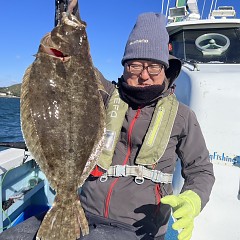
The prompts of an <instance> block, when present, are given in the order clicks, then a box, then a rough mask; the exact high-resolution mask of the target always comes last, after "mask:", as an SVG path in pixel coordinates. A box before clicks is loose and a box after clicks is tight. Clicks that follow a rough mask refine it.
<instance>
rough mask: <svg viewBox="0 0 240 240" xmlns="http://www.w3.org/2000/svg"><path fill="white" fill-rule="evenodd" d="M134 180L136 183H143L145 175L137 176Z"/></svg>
mask: <svg viewBox="0 0 240 240" xmlns="http://www.w3.org/2000/svg"><path fill="white" fill-rule="evenodd" d="M134 181H135V183H136V184H138V185H141V184H143V183H144V178H143V177H135V179H134Z"/></svg>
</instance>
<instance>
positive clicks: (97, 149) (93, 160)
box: [79, 127, 106, 187]
mask: <svg viewBox="0 0 240 240" xmlns="http://www.w3.org/2000/svg"><path fill="white" fill-rule="evenodd" d="M105 133H106V128H105V127H104V129H103V134H102V136H101V138H100V141H98V142H96V143H95V145H94V147H93V150H92V153H91V155H90V156H89V158H88V161H87V162H86V165H85V167H84V169H83V172H82V175H81V178H80V186H79V187H81V186H82V184H83V183H84V182H85V180H86V179H87V178H88V176H89V174H90V173H91V172H92V170H93V169H94V167H95V166H96V164H97V161H98V159H99V157H100V154H101V152H102V149H103V147H104V142H105Z"/></svg>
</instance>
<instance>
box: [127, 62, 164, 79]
mask: <svg viewBox="0 0 240 240" xmlns="http://www.w3.org/2000/svg"><path fill="white" fill-rule="evenodd" d="M127 66H128V70H129V72H130V73H132V74H136V75H140V74H141V73H142V71H143V70H144V69H147V72H148V74H149V75H151V76H156V75H158V74H159V73H160V72H161V71H162V69H163V68H164V66H163V65H160V64H157V65H149V66H143V65H141V64H128V63H127Z"/></svg>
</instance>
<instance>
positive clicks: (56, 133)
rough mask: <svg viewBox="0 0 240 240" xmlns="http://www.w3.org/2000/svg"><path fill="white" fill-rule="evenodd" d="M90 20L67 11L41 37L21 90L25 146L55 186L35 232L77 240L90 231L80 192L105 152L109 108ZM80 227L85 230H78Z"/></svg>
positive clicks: (46, 239)
mask: <svg viewBox="0 0 240 240" xmlns="http://www.w3.org/2000/svg"><path fill="white" fill-rule="evenodd" d="M99 82H100V81H99V80H98V79H97V75H96V74H95V71H94V67H93V63H92V60H91V56H90V50H89V43H88V40H87V35H86V24H85V23H84V22H81V21H78V20H77V19H76V18H75V17H74V16H73V15H71V14H66V13H63V17H62V20H61V23H60V24H59V25H58V26H57V27H55V28H54V29H53V30H52V32H51V33H50V34H47V35H46V36H45V37H44V38H43V39H42V41H41V44H40V46H39V50H38V53H37V54H36V59H35V61H34V62H33V63H32V64H31V66H30V67H29V68H28V69H27V70H26V72H25V75H24V77H23V83H22V91H21V127H22V132H23V136H24V139H25V141H26V144H27V147H28V149H29V151H30V152H31V154H32V155H33V157H34V158H35V160H36V162H37V163H38V164H39V166H40V168H41V170H42V171H43V172H44V173H45V175H46V177H47V179H48V181H49V183H50V185H51V186H52V188H54V189H55V191H56V196H55V200H54V203H53V206H52V208H51V209H50V210H49V211H48V213H47V214H46V216H45V218H44V220H43V222H42V224H41V226H40V229H39V231H38V234H37V239H41V240H75V239H78V238H79V237H80V232H81V234H82V235H86V234H88V233H89V229H88V222H87V220H86V217H85V214H84V211H83V209H82V207H81V203H80V200H79V197H78V194H77V191H78V188H79V187H80V186H81V185H82V184H83V183H84V181H85V180H86V178H87V177H88V175H89V174H90V172H91V170H92V169H93V167H94V166H95V164H96V161H97V159H98V157H99V154H100V152H101V148H102V145H103V135H104V129H105V110H104V106H103V102H102V98H101V96H100V94H99V89H100V88H101V87H102V86H100V85H99V84H100V83H99ZM80 229H81V230H80Z"/></svg>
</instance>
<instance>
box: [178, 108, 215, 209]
mask: <svg viewBox="0 0 240 240" xmlns="http://www.w3.org/2000/svg"><path fill="white" fill-rule="evenodd" d="M183 118H184V122H185V127H184V129H183V131H182V134H181V136H180V139H179V144H178V147H177V154H178V156H179V158H180V159H181V164H182V175H183V178H184V179H185V181H184V185H183V188H182V191H181V192H184V191H186V190H192V191H194V192H196V193H197V194H198V195H199V196H200V198H201V207H202V209H203V208H204V207H205V205H206V203H207V202H208V201H209V196H210V193H211V190H212V186H213V184H214V181H215V177H214V173H213V165H212V163H211V162H210V159H209V152H208V149H207V147H206V144H205V140H204V137H203V134H202V131H201V128H200V126H199V123H198V121H197V118H196V115H195V113H194V112H193V111H191V110H190V109H189V111H188V114H186V115H185V116H183Z"/></svg>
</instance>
